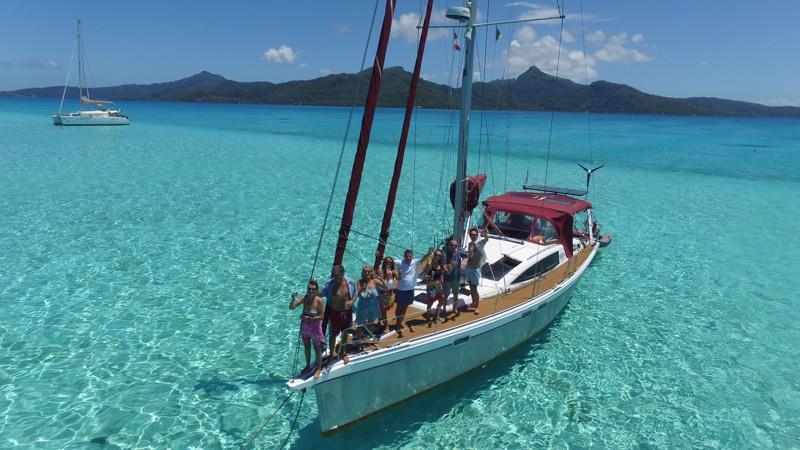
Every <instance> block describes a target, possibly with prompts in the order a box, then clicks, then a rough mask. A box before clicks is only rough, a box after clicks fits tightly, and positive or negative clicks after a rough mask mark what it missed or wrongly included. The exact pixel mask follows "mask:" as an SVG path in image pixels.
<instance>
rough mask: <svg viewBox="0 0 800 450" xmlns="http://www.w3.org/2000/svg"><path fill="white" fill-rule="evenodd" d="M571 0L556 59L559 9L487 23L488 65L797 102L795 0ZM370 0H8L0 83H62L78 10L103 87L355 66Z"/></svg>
mask: <svg viewBox="0 0 800 450" xmlns="http://www.w3.org/2000/svg"><path fill="white" fill-rule="evenodd" d="M380 1H381V6H380V13H379V14H382V11H383V1H384V0H380ZM460 3H461V2H458V1H455V0H444V1H439V2H437V3H435V6H434V8H435V9H436V10H437V12H436V14H435V18H436V20H437V21H439V22H445V20H444V19H443V15H444V14H443V12H444V9H445V8H446V7H447V6H448V5H454V4H460ZM561 4H562V6H564V8H565V13H566V15H567V20H566V22H565V24H564V31H565V33H564V34H563V36H562V42H561V46H562V51H561V57H560V59H559V58H557V57H556V55H557V51H558V36H559V23H558V22H553V23H552V24H549V25H546V24H542V23H534V24H533V25H514V26H502V27H501V28H500V29H501V31H502V32H503V34H504V37H503V39H501V40H500V41H499V42H497V43H495V42H494V40H493V36H494V28H491V29H490V30H489V32H490V38H489V39H488V40H485V39H484V37H483V35H479V40H478V42H479V47H480V48H479V53H480V56H481V58H482V59H483V60H485V65H484V67H482V68H481V70H480V72H481V76H485V77H486V78H487V79H492V78H499V77H501V76H503V72H504V71H505V73H506V75H505V76H506V77H512V76H516V75H517V74H519V73H520V72H522V71H524V70H525V68H527V67H528V66H530V65H536V66H538V67H540V68H542V69H544V70H545V71H550V72H552V71H553V70H554V68H555V63H556V61H557V60H558V61H559V69H560V72H561V74H562V75H563V76H566V77H568V78H571V79H573V80H574V81H576V82H581V83H584V82H586V80H587V75H588V79H589V81H593V80H596V79H602V80H608V81H612V82H617V83H625V84H629V85H631V86H633V87H635V88H637V89H639V90H642V91H645V92H648V93H653V94H657V95H665V96H670V97H690V96H713V97H721V98H730V99H736V100H746V101H754V102H758V103H764V104H769V105H779V104H783V105H796V106H800V85H798V83H797V77H798V73H800V50H798V43H800V26H798V25H797V24H798V23H800V19H798V17H800V1H798V0H781V1H767V2H751V1H748V2H744V1H736V0H731V1H725V2H723V1H713V0H709V1H697V0H695V1H684V0H674V1H670V2H656V1H614V2H609V1H600V0H583V1H582V2H581V1H579V0H567V1H566V2H564V1H562V2H561ZM479 5H480V7H481V8H482V12H481V16H482V19H486V18H488V19H489V20H502V19H508V18H518V17H522V16H535V15H540V14H547V13H548V11H549V10H552V9H553V8H554V7H555V5H556V4H555V2H554V1H543V2H516V1H511V2H509V1H498V0H488V1H487V0H480V1H479ZM487 5H488V12H487V9H486V6H487ZM373 7H374V1H372V0H338V1H331V0H327V1H317V0H314V1H311V0H309V1H293V2H290V1H227V2H209V1H199V0H198V1H182V0H181V1H160V2H156V1H149V0H142V1H127V2H124V1H123V2H120V1H112V2H109V1H107V0H105V1H96V0H82V1H79V2H63V1H44V0H3V1H2V3H0V42H2V43H3V44H2V45H1V46H0V90H11V89H19V88H25V87H40V86H51V85H63V83H64V79H65V77H66V74H67V67H68V66H69V62H70V55H71V51H72V46H73V43H74V37H73V36H74V32H75V19H77V18H78V17H80V18H81V19H82V20H83V24H84V40H85V42H86V50H87V53H88V58H89V65H90V69H91V78H90V82H92V84H93V85H94V86H108V85H117V84H125V83H154V82H162V81H171V80H176V79H179V78H183V77H186V76H189V75H192V74H194V73H197V72H200V71H201V70H207V71H210V72H213V73H217V74H220V75H222V76H224V77H226V78H230V79H233V80H237V81H256V80H263V81H275V82H279V81H287V80H292V79H309V78H316V77H319V76H322V75H325V74H327V73H338V72H353V71H355V70H357V69H358V68H359V66H360V62H361V55H362V52H363V48H364V43H365V41H366V35H367V31H368V29H369V23H370V17H371V14H372V9H373ZM420 8H421V2H420V0H415V1H408V0H399V1H398V10H397V11H396V12H395V20H396V22H395V26H394V33H393V38H392V41H391V42H390V47H389V56H388V57H387V66H388V65H402V66H404V67H406V68H407V69H410V68H411V67H413V64H414V52H415V50H416V44H415V43H414V42H413V41H414V37H415V34H416V32H415V29H414V25H415V24H416V21H417V20H418V12H419V11H420ZM581 10H582V11H583V15H581ZM581 19H582V20H581ZM581 22H582V23H583V25H582V26H581ZM376 27H379V24H378V25H376ZM377 33H378V31H377V29H376V31H375V36H377ZM459 35H461V33H459ZM584 41H585V52H584V51H583V50H584V44H583V42H584ZM484 42H486V49H485V51H484ZM370 51H372V49H371V50H370ZM484 53H486V54H487V55H488V58H486V57H485V55H484ZM452 57H453V52H452V34H451V32H450V31H447V30H444V31H441V32H439V33H434V35H433V36H432V40H431V41H430V42H429V46H428V51H427V53H426V60H425V64H424V66H423V73H424V76H425V77H426V78H427V79H429V80H432V81H436V82H447V81H448V79H450V76H449V70H450V69H449V68H450V60H451V58H452ZM370 60H371V58H370Z"/></svg>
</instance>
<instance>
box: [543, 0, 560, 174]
mask: <svg viewBox="0 0 800 450" xmlns="http://www.w3.org/2000/svg"><path fill="white" fill-rule="evenodd" d="M556 5H558V15H560V16H562V19H561V28H560V30H559V33H558V53H557V55H556V74H555V81H558V69H559V66H560V64H561V40H562V39H563V37H564V19H563V13H562V10H561V4H560V3H559V2H558V1H556ZM555 119H556V112H555V108H553V111H550V131H549V133H548V135H547V160H546V161H545V166H544V186H545V188H546V187H547V176H548V174H549V171H550V149H551V147H552V142H553V123H554V122H555Z"/></svg>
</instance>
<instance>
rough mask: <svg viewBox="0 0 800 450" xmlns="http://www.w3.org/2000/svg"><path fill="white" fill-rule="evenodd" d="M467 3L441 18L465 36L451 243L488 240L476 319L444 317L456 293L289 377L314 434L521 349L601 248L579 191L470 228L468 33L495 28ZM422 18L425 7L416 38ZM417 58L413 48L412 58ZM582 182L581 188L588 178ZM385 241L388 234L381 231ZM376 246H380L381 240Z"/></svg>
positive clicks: (520, 204)
mask: <svg viewBox="0 0 800 450" xmlns="http://www.w3.org/2000/svg"><path fill="white" fill-rule="evenodd" d="M390 3H391V5H390ZM475 4H476V0H472V1H469V0H468V1H467V2H466V6H464V7H451V8H449V9H448V11H447V17H449V18H451V19H455V20H458V21H459V25H456V26H457V27H461V28H462V29H464V36H465V46H464V47H465V48H464V52H465V53H464V58H465V63H464V64H465V67H464V70H463V75H462V77H463V79H462V96H461V97H462V98H461V102H462V103H461V121H460V130H459V132H460V134H459V152H458V162H457V173H456V174H455V180H457V181H458V182H455V183H454V191H455V196H454V197H455V200H454V202H453V205H454V209H455V214H454V221H453V222H454V224H453V237H454V238H455V239H456V240H457V241H458V244H459V246H461V248H462V249H466V248H467V244H466V243H465V242H467V241H469V239H470V238H469V237H468V236H469V235H468V233H467V230H468V229H469V228H470V227H471V226H475V227H477V228H478V229H481V230H485V233H486V235H487V236H488V241H486V243H485V247H484V249H485V263H483V265H482V267H481V269H480V270H481V274H482V277H481V281H480V284H479V285H478V288H477V289H478V292H479V294H480V299H481V300H480V313H477V312H476V313H475V314H473V313H472V312H469V313H461V314H460V315H458V316H457V317H456V315H455V314H452V313H453V312H454V309H456V308H458V309H464V308H465V307H468V306H469V305H470V304H471V303H472V300H471V296H470V295H469V290H468V289H467V288H466V287H463V288H462V289H461V292H460V294H459V296H458V298H452V297H450V298H448V299H447V306H446V311H445V313H450V314H451V315H452V317H450V318H449V319H448V320H447V321H446V322H443V323H440V322H439V321H438V320H437V321H436V325H435V326H434V327H430V328H429V327H427V326H425V325H424V323H425V322H422V324H421V325H419V326H411V327H408V326H407V327H406V328H405V329H404V330H403V332H402V333H398V332H397V331H390V332H388V333H385V334H383V335H382V336H380V338H379V340H377V342H375V341H374V340H372V341H371V342H368V343H366V344H365V345H362V346H361V347H360V348H359V349H358V350H356V351H355V352H354V353H351V354H349V362H346V361H344V360H343V359H338V358H336V357H334V356H330V357H329V358H328V366H327V369H326V370H324V371H323V372H322V374H321V376H319V378H314V377H313V376H312V373H313V370H310V371H308V370H307V371H304V372H303V373H301V374H298V375H296V376H295V378H294V379H292V380H290V381H289V382H288V383H287V386H288V388H289V389H291V390H295V391H300V390H303V391H305V390H313V391H314V392H315V394H316V400H317V405H318V410H319V419H320V426H321V429H322V431H323V432H329V431H332V430H335V429H337V428H338V427H341V426H343V425H345V424H348V423H351V422H353V421H356V420H358V419H360V418H362V417H365V416H367V415H370V414H372V413H375V412H377V411H379V410H381V409H383V408H386V407H388V406H391V405H393V404H395V403H398V402H401V401H403V400H405V399H407V398H409V397H412V396H414V395H416V394H419V393H421V392H423V391H426V390H428V389H431V388H433V387H434V386H437V385H439V384H441V383H444V382H446V381H448V380H450V379H452V378H454V377H456V376H458V375H460V374H463V373H465V372H467V371H469V370H471V369H473V368H476V367H478V366H480V365H481V364H483V363H485V362H487V361H489V360H491V359H493V358H496V357H497V356H499V355H501V354H503V353H505V352H507V351H508V350H510V349H512V348H513V347H515V346H517V345H519V344H521V343H523V342H525V341H527V340H528V339H530V338H531V337H533V336H534V335H536V334H537V333H539V332H540V331H542V330H543V329H544V328H546V327H547V326H548V325H549V324H550V323H551V322H552V321H553V320H554V319H555V318H556V316H558V314H559V313H560V312H561V311H562V309H563V308H564V306H565V305H566V304H567V302H568V301H569V298H570V294H571V293H572V291H573V289H574V288H575V286H576V283H577V282H578V280H579V279H580V278H581V276H582V275H583V274H584V272H585V271H586V269H587V268H588V267H589V264H590V263H591V262H592V260H593V259H594V257H595V255H596V254H597V252H598V250H599V248H600V247H601V239H600V236H599V225H598V224H597V223H596V222H595V219H594V217H593V215H592V205H591V203H589V202H588V201H586V200H584V199H581V198H579V197H582V196H585V194H586V191H584V190H580V191H579V190H574V189H559V188H553V187H549V186H533V185H527V186H524V187H523V189H522V190H521V191H519V192H507V193H504V194H501V195H496V196H493V197H490V198H488V199H486V200H485V201H484V202H483V207H484V210H483V214H482V218H481V219H479V220H477V221H475V223H472V219H471V216H472V213H471V208H474V207H475V206H476V204H477V203H478V201H477V195H475V194H478V193H479V189H480V187H481V186H482V184H483V180H484V179H485V177H484V176H482V175H479V176H477V177H468V176H467V150H468V136H469V114H470V107H471V104H470V103H471V92H472V89H471V87H472V77H473V58H474V48H475V43H474V36H475V29H476V27H479V26H482V25H495V24H496V23H500V22H494V23H490V24H477V23H475V18H476V16H477V15H476V12H475V11H476V5H475ZM393 9H394V2H393V1H392V0H388V1H387V14H388V15H391V13H392V11H393ZM430 11H431V9H430V4H429V9H428V14H427V16H426V24H425V27H424V30H427V26H428V22H427V19H428V18H429V16H430ZM560 18H561V19H563V16H562V17H560ZM510 22H512V21H508V22H501V23H510ZM389 23H391V21H389ZM385 24H386V21H384V26H386V25H385ZM425 33H426V31H423V37H422V39H421V43H420V45H421V46H422V49H424V40H425V35H426V34H425ZM379 47H380V44H379ZM421 55H422V50H420V51H419V52H418V57H421ZM378 60H380V62H381V63H382V60H383V57H382V56H381V55H379V56H378V57H376V64H377V61H378ZM418 63H419V60H418ZM380 70H381V68H380V67H379V68H378V69H377V71H374V72H373V73H375V72H377V73H380ZM416 71H417V70H415V72H416ZM415 75H418V74H415ZM371 88H372V86H371ZM413 90H414V81H412V92H413ZM410 103H412V102H410ZM368 104H369V100H368ZM411 109H413V106H412V108H411ZM365 114H366V113H365ZM370 120H371V119H370ZM362 127H363V125H362ZM362 130H363V128H362ZM401 141H402V138H401ZM400 152H401V150H400V149H399V150H398V154H400ZM357 158H358V156H357ZM396 167H397V166H396ZM587 174H588V175H587V190H588V187H589V177H590V176H591V171H590V170H587ZM468 185H469V186H468ZM351 186H352V185H351ZM391 195H392V194H391V193H390V196H391ZM348 196H349V193H348ZM469 196H474V197H475V198H473V199H471V200H470V199H468V197H469ZM390 199H391V197H390ZM391 203H393V199H391ZM348 232H349V224H347V226H345V225H344V224H343V226H342V229H341V230H340V239H341V237H342V236H343V235H345V236H346V234H347V233H348ZM385 234H386V236H388V231H387V232H386V233H385ZM381 240H382V241H385V240H386V237H385V236H384V233H383V232H382V235H381ZM340 242H341V241H340ZM337 251H338V247H337ZM337 258H338V257H337ZM414 294H415V300H416V301H415V302H414V303H413V304H412V305H411V307H410V308H409V310H408V313H407V314H406V316H405V318H404V319H403V320H405V322H406V323H407V324H410V322H413V320H414V319H415V318H417V319H418V318H419V317H420V316H421V315H422V314H423V313H424V312H425V310H426V304H425V302H424V299H425V298H426V296H427V290H426V286H425V283H422V282H419V283H418V285H417V286H416V289H415V292H414ZM391 321H392V320H391V319H390V322H391Z"/></svg>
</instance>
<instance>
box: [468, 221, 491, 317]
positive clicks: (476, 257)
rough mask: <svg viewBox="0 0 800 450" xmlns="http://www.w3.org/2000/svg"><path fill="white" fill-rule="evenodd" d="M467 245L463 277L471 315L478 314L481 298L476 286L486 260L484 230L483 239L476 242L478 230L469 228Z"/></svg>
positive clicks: (487, 238)
mask: <svg viewBox="0 0 800 450" xmlns="http://www.w3.org/2000/svg"><path fill="white" fill-rule="evenodd" d="M469 240H470V242H469V245H468V246H467V252H468V255H467V269H466V271H465V275H466V276H467V283H469V293H470V296H471V297H472V307H473V313H475V314H480V312H479V311H478V305H479V304H480V301H481V296H480V294H479V293H478V284H480V282H481V266H482V265H483V262H484V260H485V259H486V250H485V249H484V246H485V245H486V242H487V241H488V240H489V237H488V236H487V235H486V228H484V229H483V239H481V240H480V241H479V240H478V229H477V228H471V229H470V230H469Z"/></svg>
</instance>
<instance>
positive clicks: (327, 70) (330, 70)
mask: <svg viewBox="0 0 800 450" xmlns="http://www.w3.org/2000/svg"><path fill="white" fill-rule="evenodd" d="M319 73H321V74H323V75H330V74H332V73H333V69H326V68H324V67H323V68H322V69H319Z"/></svg>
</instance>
